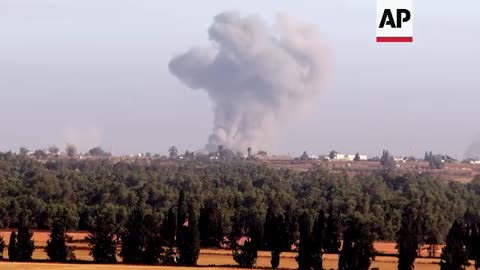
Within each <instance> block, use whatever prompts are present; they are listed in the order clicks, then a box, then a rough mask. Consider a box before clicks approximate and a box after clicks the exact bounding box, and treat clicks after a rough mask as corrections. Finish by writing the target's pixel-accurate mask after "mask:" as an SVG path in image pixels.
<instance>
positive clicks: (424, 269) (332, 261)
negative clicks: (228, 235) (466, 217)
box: [0, 253, 474, 270]
mask: <svg viewBox="0 0 480 270" xmlns="http://www.w3.org/2000/svg"><path fill="white" fill-rule="evenodd" d="M260 255H261V256H260V257H259V260H258V266H259V268H268V267H269V266H270V262H269V261H270V258H269V257H266V256H264V255H266V254H260ZM337 263H338V257H337V256H336V255H325V256H324V267H325V269H337ZM199 266H201V267H197V268H194V267H167V266H131V265H92V264H52V263H9V262H0V269H2V270H4V269H7V270H10V269H11V270H43V269H48V270H70V269H73V270H103V269H105V270H106V269H114V270H115V269H118V270H134V269H135V270H150V269H151V270H154V269H159V270H160V269H163V270H182V269H198V268H201V269H212V270H221V269H238V268H236V267H235V262H234V261H233V259H232V258H231V256H230V255H228V256H227V255H222V254H202V255H201V256H200V259H199ZM297 267H298V266H297V264H296V262H295V258H294V254H293V253H292V254H290V253H289V254H285V256H282V262H281V264H280V268H283V269H296V268H297ZM372 267H379V268H380V269H381V270H396V269H397V263H396V258H394V257H378V258H377V259H376V261H374V262H373V263H372ZM439 268H440V267H439V265H438V260H435V259H418V260H417V261H416V264H415V270H434V269H439ZM467 269H468V270H474V267H473V266H470V267H468V268H467Z"/></svg>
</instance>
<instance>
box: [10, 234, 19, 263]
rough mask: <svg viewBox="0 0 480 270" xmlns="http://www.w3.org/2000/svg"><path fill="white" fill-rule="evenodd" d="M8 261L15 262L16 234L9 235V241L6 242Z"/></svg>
mask: <svg viewBox="0 0 480 270" xmlns="http://www.w3.org/2000/svg"><path fill="white" fill-rule="evenodd" d="M8 260H9V261H16V260H17V234H16V233H15V232H12V233H11V234H10V241H9V242H8Z"/></svg>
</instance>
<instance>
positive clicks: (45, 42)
mask: <svg viewBox="0 0 480 270" xmlns="http://www.w3.org/2000/svg"><path fill="white" fill-rule="evenodd" d="M414 2H415V21H414V38H415V42H414V43H413V44H383V45H382V44H376V43H375V1H372V0H367V1H353V0H348V1H345V0H338V1H314V0H310V1H307V0H304V1H295V2H294V1H270V0H269V1H250V0H243V1H220V0H205V1H186V0H176V1H138V0H135V1H133V0H132V1H126V0H115V1H114V0H103V1H93V0H84V1H69V0H31V1H24V0H0V102H1V103H0V104H1V105H0V127H1V128H0V150H9V149H11V150H16V149H17V148H18V147H19V146H21V145H26V146H28V147H31V148H45V147H48V146H50V145H53V144H56V145H59V146H63V145H64V144H65V143H67V142H72V143H75V144H77V145H79V147H80V148H81V149H82V150H88V149H89V148H92V147H94V146H96V145H97V144H100V145H102V146H104V147H105V148H107V149H110V147H112V148H113V151H114V152H115V153H117V154H122V153H136V152H147V151H149V152H158V153H165V152H166V151H167V149H168V147H169V146H170V145H176V146H177V147H178V148H179V149H180V150H181V151H184V150H185V149H189V150H195V149H200V148H202V147H203V146H204V144H205V143H206V140H207V137H208V135H209V134H210V132H211V129H212V117H213V115H212V109H211V106H210V102H209V100H208V98H207V96H206V95H205V94H204V93H203V92H201V91H191V90H190V89H188V88H187V87H186V86H184V85H183V84H182V83H180V82H179V81H178V80H177V79H176V78H174V77H173V76H172V75H171V74H170V73H169V71H168V66H167V64H168V61H169V60H170V59H171V58H172V57H173V56H175V55H177V54H179V53H182V52H184V51H185V50H186V49H188V48H190V47H191V46H193V45H207V44H209V41H208V39H207V32H206V31H207V28H208V26H209V25H210V24H211V22H212V18H213V16H215V15H216V14H217V13H219V12H221V11H224V10H237V11H240V12H241V13H242V14H258V15H260V16H261V17H263V18H264V19H265V20H267V21H269V22H273V19H274V18H275V16H276V15H277V14H278V13H285V14H288V15H290V16H293V17H295V18H297V19H299V20H301V21H304V22H307V23H311V24H314V25H316V26H317V28H318V29H319V31H320V32H321V33H322V34H323V36H324V39H325V42H326V43H327V44H328V47H329V48H330V51H331V62H332V74H331V78H330V82H329V83H328V85H327V87H326V89H325V91H324V93H323V94H322V95H320V96H318V98H317V99H316V100H315V101H314V106H313V107H312V108H309V109H308V110H307V112H306V113H304V114H302V115H301V116H298V117H296V118H295V119H292V121H290V122H287V123H285V124H284V125H283V126H282V128H281V129H279V130H278V134H277V136H276V140H275V143H274V145H275V146H274V147H273V148H272V149H269V150H272V151H273V152H276V153H285V154H288V153H290V154H292V155H299V154H300V153H301V152H303V151H304V150H307V151H308V152H310V153H324V152H328V151H329V150H332V149H336V150H338V151H341V152H352V153H353V152H357V151H358V152H363V153H367V154H369V155H378V154H380V153H381V151H382V149H383V148H387V149H389V150H390V151H391V152H392V153H395V154H415V155H418V156H421V155H422V154H423V152H424V151H425V150H433V151H434V152H438V153H449V154H452V155H454V156H456V157H459V158H462V157H463V153H464V152H465V150H466V148H467V146H468V145H469V144H470V143H471V142H472V141H474V140H476V139H478V136H479V134H480V127H479V126H478V124H477V123H478V116H479V115H480V106H478V104H477V103H478V101H479V100H480V92H479V90H480V76H479V75H478V74H479V70H480V67H479V63H480V53H479V51H478V48H480V38H479V37H478V33H480V17H479V16H477V15H476V13H477V11H478V10H479V9H480V4H479V2H478V1H473V0H459V1H446V0H436V1H435V0H422V1H419V0H415V1H414Z"/></svg>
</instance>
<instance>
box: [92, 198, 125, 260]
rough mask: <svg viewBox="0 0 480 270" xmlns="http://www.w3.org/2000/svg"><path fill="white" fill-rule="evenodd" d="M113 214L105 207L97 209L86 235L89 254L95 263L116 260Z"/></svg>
mask: <svg viewBox="0 0 480 270" xmlns="http://www.w3.org/2000/svg"><path fill="white" fill-rule="evenodd" d="M115 223H116V220H115V215H114V213H113V212H111V211H108V209H106V208H105V207H102V210H99V211H97V213H96V216H95V218H94V222H93V224H92V226H90V228H89V234H88V236H87V241H88V245H89V247H90V255H91V256H92V257H93V261H94V262H96V263H116V262H117V242H118V241H117V240H116V227H115Z"/></svg>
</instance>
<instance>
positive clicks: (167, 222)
mask: <svg viewBox="0 0 480 270" xmlns="http://www.w3.org/2000/svg"><path fill="white" fill-rule="evenodd" d="M176 226H177V222H176V217H175V213H174V212H173V209H172V208H170V210H168V214H167V217H166V218H165V219H164V220H163V223H162V229H161V235H162V238H163V241H164V244H165V245H166V246H167V248H166V250H165V254H164V255H163V258H162V261H163V263H164V264H167V265H173V264H175V262H176V253H175V249H174V247H175V231H176Z"/></svg>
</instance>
